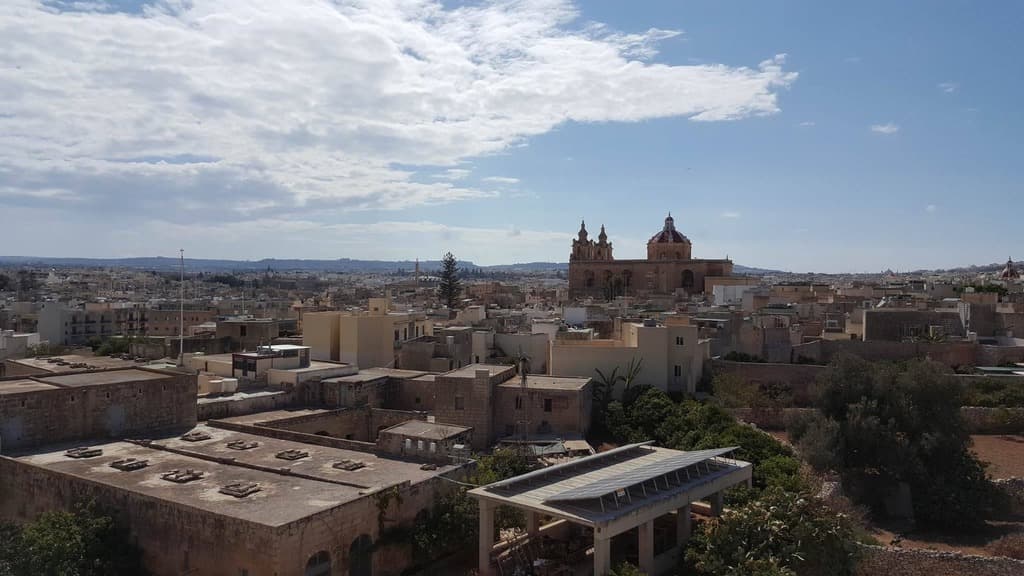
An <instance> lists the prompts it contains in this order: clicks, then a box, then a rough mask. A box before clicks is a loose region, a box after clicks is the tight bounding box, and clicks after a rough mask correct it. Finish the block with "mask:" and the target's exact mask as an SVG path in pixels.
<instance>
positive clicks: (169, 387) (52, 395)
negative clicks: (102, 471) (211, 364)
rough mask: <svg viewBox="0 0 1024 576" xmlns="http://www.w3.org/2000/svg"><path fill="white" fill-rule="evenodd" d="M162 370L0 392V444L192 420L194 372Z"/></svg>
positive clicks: (128, 431) (116, 433)
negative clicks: (101, 380) (130, 378)
mask: <svg viewBox="0 0 1024 576" xmlns="http://www.w3.org/2000/svg"><path fill="white" fill-rule="evenodd" d="M132 370H135V371H139V370H140V369H138V368H133V369H132ZM145 372H150V373H151V372H153V371H145ZM160 374H162V375H165V376H164V377H162V378H156V379H150V380H140V381H127V382H118V383H113V384H103V385H84V386H68V387H64V388H54V389H48V390H39V391H36V392H29V393H23V394H9V395H3V396H0V443H2V445H0V448H2V449H3V450H4V451H5V452H6V451H7V450H10V449H17V448H26V447H30V446H40V445H46V444H56V443H58V442H67V441H72V440H80V439H88V438H108V437H124V436H130V435H132V434H144V433H149V432H151V431H153V430H160V429H169V428H191V427H193V426H195V424H196V393H197V384H196V377H195V376H192V375H188V374H170V373H160Z"/></svg>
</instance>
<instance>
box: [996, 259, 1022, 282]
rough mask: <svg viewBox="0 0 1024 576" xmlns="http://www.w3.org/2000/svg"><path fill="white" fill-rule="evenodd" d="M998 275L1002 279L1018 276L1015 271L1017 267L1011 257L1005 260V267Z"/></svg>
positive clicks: (1012, 278)
mask: <svg viewBox="0 0 1024 576" xmlns="http://www.w3.org/2000/svg"><path fill="white" fill-rule="evenodd" d="M999 277H1000V278H1002V279H1003V280H1015V279H1017V278H1020V273H1019V272H1017V268H1016V267H1015V266H1014V265H1013V259H1012V258H1011V259H1009V260H1007V261H1006V268H1003V271H1002V272H1001V273H1000V274H999Z"/></svg>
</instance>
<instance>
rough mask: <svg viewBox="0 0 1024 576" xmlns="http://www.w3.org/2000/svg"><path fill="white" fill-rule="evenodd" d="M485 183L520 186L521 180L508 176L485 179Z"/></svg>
mask: <svg viewBox="0 0 1024 576" xmlns="http://www.w3.org/2000/svg"><path fill="white" fill-rule="evenodd" d="M483 181H484V182H493V183H495V184H518V183H519V178H510V177H508V176H488V177H486V178H484V179H483Z"/></svg>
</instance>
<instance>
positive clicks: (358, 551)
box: [348, 534, 373, 576]
mask: <svg viewBox="0 0 1024 576" xmlns="http://www.w3.org/2000/svg"><path fill="white" fill-rule="evenodd" d="M348 552H349V553H348V573H349V576H373V538H370V535H369V534H363V535H362V536H360V537H359V538H356V539H355V540H353V541H352V546H351V547H350V548H349V551H348Z"/></svg>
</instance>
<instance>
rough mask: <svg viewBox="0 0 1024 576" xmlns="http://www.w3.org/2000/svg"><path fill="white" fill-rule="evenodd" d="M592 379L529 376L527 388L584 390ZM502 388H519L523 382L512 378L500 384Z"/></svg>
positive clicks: (543, 375)
mask: <svg viewBox="0 0 1024 576" xmlns="http://www.w3.org/2000/svg"><path fill="white" fill-rule="evenodd" d="M590 380H591V379H590V378H580V377H576V376H548V375H545V374H527V375H526V387H527V388H530V389H535V390H582V389H583V388H584V387H585V386H586V385H587V383H589V382H590ZM498 386H500V387H502V388H519V387H521V386H522V381H521V380H520V379H519V378H512V379H509V380H506V381H504V382H502V383H501V384H498Z"/></svg>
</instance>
